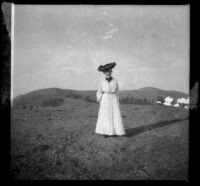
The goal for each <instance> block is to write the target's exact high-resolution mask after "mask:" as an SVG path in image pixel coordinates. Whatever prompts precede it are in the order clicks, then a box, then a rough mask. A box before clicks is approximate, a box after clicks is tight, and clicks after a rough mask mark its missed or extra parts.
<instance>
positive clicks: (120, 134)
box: [95, 132, 126, 136]
mask: <svg viewBox="0 0 200 186" xmlns="http://www.w3.org/2000/svg"><path fill="white" fill-rule="evenodd" d="M95 133H96V134H101V135H107V136H125V135H126V133H124V134H116V133H115V134H108V133H99V132H95Z"/></svg>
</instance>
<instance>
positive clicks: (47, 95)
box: [13, 87, 188, 106]
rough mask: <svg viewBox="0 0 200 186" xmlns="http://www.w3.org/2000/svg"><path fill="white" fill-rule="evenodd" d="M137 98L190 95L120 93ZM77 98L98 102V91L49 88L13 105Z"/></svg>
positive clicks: (144, 91) (153, 91) (148, 89)
mask: <svg viewBox="0 0 200 186" xmlns="http://www.w3.org/2000/svg"><path fill="white" fill-rule="evenodd" d="M131 96H133V97H135V98H142V99H144V98H146V99H147V100H152V99H156V98H157V97H159V96H162V97H166V96H170V97H173V98H174V99H177V98H180V97H185V98H187V97H188V94H186V93H183V92H178V91H166V90H161V89H157V88H154V87H145V88H141V89H136V90H122V91H120V94H119V98H120V99H121V98H122V97H131ZM66 97H71V98H76V99H85V97H88V98H89V99H90V100H93V101H95V100H96V90H72V89H60V88H47V89H39V90H35V91H32V92H29V93H27V94H24V95H21V96H18V97H16V98H14V100H13V103H14V105H15V106H23V105H41V104H42V102H43V101H45V100H48V99H54V98H66Z"/></svg>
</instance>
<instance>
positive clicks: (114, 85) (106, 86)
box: [96, 78, 119, 101]
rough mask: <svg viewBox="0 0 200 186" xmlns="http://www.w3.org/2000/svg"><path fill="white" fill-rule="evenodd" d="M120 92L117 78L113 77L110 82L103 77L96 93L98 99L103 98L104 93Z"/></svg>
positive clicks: (115, 93)
mask: <svg viewBox="0 0 200 186" xmlns="http://www.w3.org/2000/svg"><path fill="white" fill-rule="evenodd" d="M118 92H119V85H118V82H117V80H116V79H115V78H113V79H112V81H110V82H108V81H107V80H106V79H101V80H100V83H99V87H98V90H97V93H96V97H97V101H100V100H101V97H102V95H103V94H104V93H105V94H114V95H117V94H118Z"/></svg>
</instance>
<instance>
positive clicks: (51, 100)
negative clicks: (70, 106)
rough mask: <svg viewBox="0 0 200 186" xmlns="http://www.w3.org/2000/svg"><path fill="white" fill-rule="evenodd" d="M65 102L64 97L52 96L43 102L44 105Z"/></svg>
mask: <svg viewBox="0 0 200 186" xmlns="http://www.w3.org/2000/svg"><path fill="white" fill-rule="evenodd" d="M63 103H64V99H63V98H52V99H47V100H45V101H43V102H42V107H56V106H60V105H62V104H63Z"/></svg>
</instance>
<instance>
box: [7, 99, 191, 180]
mask: <svg viewBox="0 0 200 186" xmlns="http://www.w3.org/2000/svg"><path fill="white" fill-rule="evenodd" d="M49 104H50V103H49ZM98 107H99V105H98V104H96V103H92V102H88V101H84V100H79V99H72V98H65V99H64V101H63V103H62V104H58V105H51V104H50V105H48V104H47V105H46V106H45V107H42V106H39V107H38V108H32V107H31V108H30V107H25V108H13V109H12V113H11V114H12V117H11V119H12V121H11V160H12V161H11V162H12V163H11V165H12V167H11V168H12V169H11V170H12V176H13V178H14V179H75V180H78V179H94V180H96V179H126V180H127V179H133V180H138V179H139V180H141V179H142V180H146V179H148V180H149V179H150V180H163V179H164V180H187V176H188V175H187V172H188V124H189V121H188V116H189V113H188V110H184V109H179V108H174V107H165V106H158V105H135V104H131V105H130V104H128V105H122V104H121V105H120V107H121V111H122V116H123V121H124V125H125V128H126V133H127V136H126V137H108V138H103V137H102V136H100V135H97V134H95V133H94V131H95V125H96V120H97V114H98Z"/></svg>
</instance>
